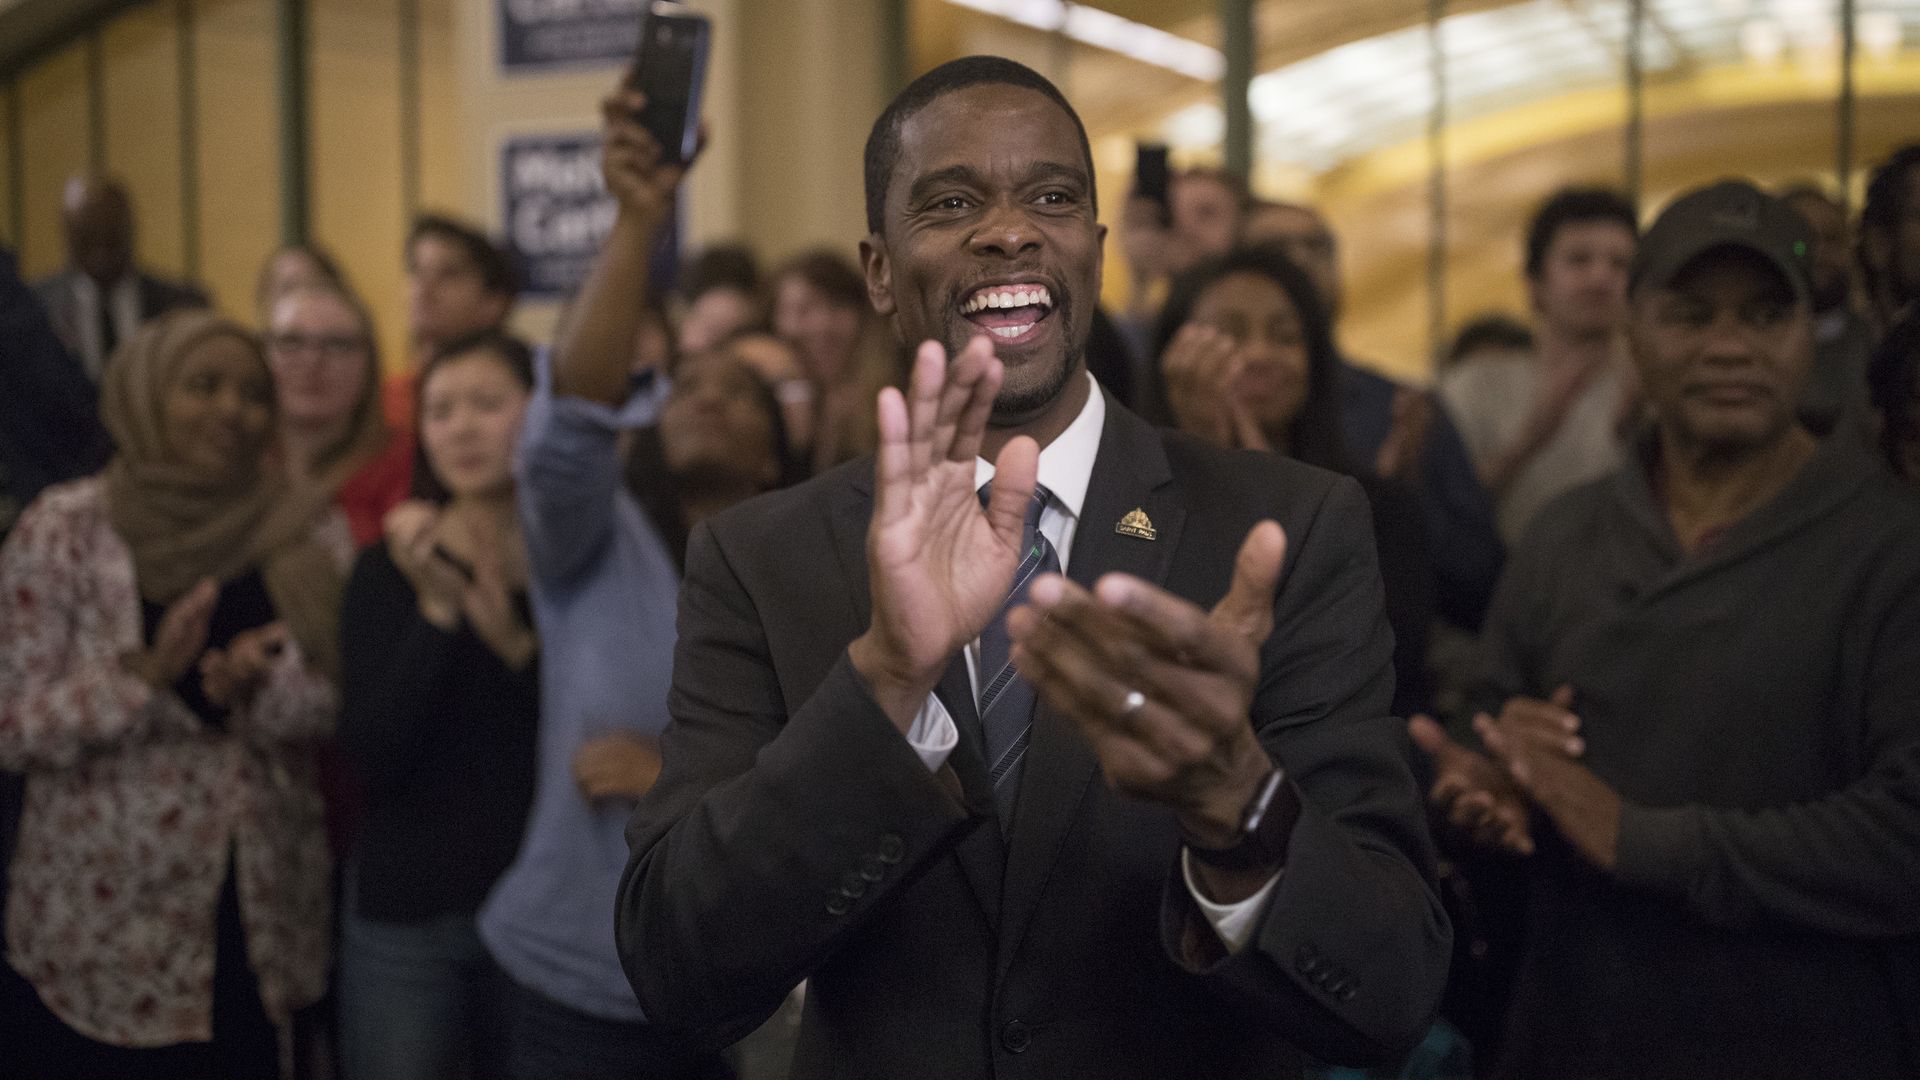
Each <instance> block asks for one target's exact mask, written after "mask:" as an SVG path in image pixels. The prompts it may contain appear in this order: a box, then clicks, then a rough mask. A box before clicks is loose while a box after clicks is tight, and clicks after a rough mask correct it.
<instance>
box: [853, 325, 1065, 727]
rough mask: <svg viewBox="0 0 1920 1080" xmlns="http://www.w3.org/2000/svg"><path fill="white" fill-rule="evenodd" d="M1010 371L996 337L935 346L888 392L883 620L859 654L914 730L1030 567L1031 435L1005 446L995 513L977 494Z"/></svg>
mask: <svg viewBox="0 0 1920 1080" xmlns="http://www.w3.org/2000/svg"><path fill="white" fill-rule="evenodd" d="M1003 375H1004V368H1003V367H1002V365H1001V362H1000V360H999V358H997V357H996V356H994V354H993V346H992V343H991V342H990V341H989V340H988V339H987V338H986V337H985V336H981V337H976V338H974V339H973V340H972V341H971V342H969V343H968V344H967V347H966V348H964V349H962V350H961V351H960V354H959V355H958V356H956V357H954V358H953V361H952V363H951V364H949V363H948V361H947V357H946V351H945V350H944V349H943V348H942V347H941V346H940V344H939V343H938V342H931V341H930V342H927V343H925V344H923V345H921V346H920V350H919V353H918V354H917V355H916V356H915V358H914V364H913V378H912V381H911V383H910V385H909V387H908V390H907V393H906V394H905V395H902V394H901V393H900V391H898V390H896V389H893V388H891V387H889V388H887V389H886V390H883V391H881V392H880V399H879V404H878V408H879V420H880V446H879V450H878V452H877V453H876V455H875V461H874V507H873V519H872V522H871V523H870V524H869V526H868V529H867V572H868V575H869V580H870V582H871V587H872V592H873V613H872V622H871V624H870V625H869V626H868V628H867V631H866V633H864V634H862V635H861V636H860V637H859V638H857V639H856V640H855V641H854V642H853V644H852V645H851V646H849V647H848V654H849V656H850V658H851V659H852V661H853V665H854V668H855V670H857V671H858V672H859V673H860V675H861V676H862V677H863V678H864V679H865V680H866V681H867V685H868V687H869V688H870V689H871V690H872V692H873V695H874V700H875V701H876V702H878V703H879V705H880V707H881V708H882V709H883V710H884V711H885V712H886V713H887V715H888V716H889V717H890V718H891V719H892V720H893V722H894V724H895V725H897V726H898V727H899V728H900V730H901V731H903V732H904V731H906V730H907V728H908V727H909V726H910V725H911V724H912V722H913V717H914V715H915V714H916V713H917V712H918V711H919V709H920V706H921V704H922V703H923V702H924V701H925V700H926V697H927V695H928V694H929V693H932V691H933V688H934V686H935V684H937V683H938V682H939V681H940V676H941V674H942V673H943V672H944V671H945V670H946V666H947V664H948V662H949V661H950V660H952V658H953V657H954V656H955V655H956V654H957V653H959V651H960V650H961V649H962V648H964V647H965V646H966V644H967V643H968V642H970V641H972V640H973V639H974V638H976V637H979V636H980V632H981V630H983V629H984V628H985V627H986V626H987V624H988V623H989V622H991V621H992V620H993V617H994V616H995V615H996V614H997V613H998V612H999V610H1000V607H1001V605H1002V604H1003V603H1005V602H1006V596H1007V589H1008V588H1009V587H1010V586H1011V584H1012V582H1013V572H1014V570H1015V568H1016V567H1018V565H1019V561H1020V534H1021V528H1022V526H1023V524H1024V522H1025V520H1026V510H1027V504H1028V503H1029V502H1030V501H1031V500H1032V498H1033V491H1034V483H1035V475H1036V472H1037V470H1038V468H1039V457H1040V449H1039V446H1038V445H1037V444H1036V443H1035V442H1034V441H1033V440H1032V439H1030V438H1027V437H1025V436H1020V437H1018V438H1015V439H1013V440H1012V441H1010V442H1009V443H1008V444H1007V445H1006V446H1005V447H1004V448H1003V449H1002V450H1001V451H1000V455H999V459H998V460H997V461H996V463H995V465H996V468H997V471H996V473H995V476H994V482H993V489H992V497H991V498H990V499H989V500H988V503H987V505H986V506H985V507H982V506H981V505H980V498H979V495H978V493H977V492H976V491H975V488H974V459H975V458H976V457H977V456H978V455H979V453H980V450H981V446H982V444H983V442H984V439H985V436H986V428H987V418H988V416H989V414H990V413H991V412H992V409H993V400H994V397H995V396H996V395H997V394H999V392H1000V382H1001V379H1002V377H1003Z"/></svg>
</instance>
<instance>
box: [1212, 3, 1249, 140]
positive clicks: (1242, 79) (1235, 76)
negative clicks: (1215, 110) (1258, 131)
mask: <svg viewBox="0 0 1920 1080" xmlns="http://www.w3.org/2000/svg"><path fill="white" fill-rule="evenodd" d="M1253 7H1254V0H1220V48H1221V51H1223V52H1225V53H1226V54H1227V73H1226V77H1225V78H1223V79H1222V80H1221V81H1220V105H1221V108H1222V110H1223V111H1225V113H1226V114H1227V148H1226V149H1227V168H1228V169H1229V170H1231V171H1232V172H1235V173H1237V174H1239V175H1241V176H1247V177H1250V176H1252V175H1253V106H1252V105H1251V104H1250V103H1249V102H1248V101H1247V88H1248V87H1249V86H1251V85H1252V84H1253V60H1254V49H1255V45H1256V42H1255V41H1254V32H1253Z"/></svg>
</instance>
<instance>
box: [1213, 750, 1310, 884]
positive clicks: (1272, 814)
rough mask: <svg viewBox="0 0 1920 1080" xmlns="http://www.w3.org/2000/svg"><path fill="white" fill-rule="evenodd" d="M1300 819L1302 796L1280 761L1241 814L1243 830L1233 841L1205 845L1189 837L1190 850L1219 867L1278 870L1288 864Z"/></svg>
mask: <svg viewBox="0 0 1920 1080" xmlns="http://www.w3.org/2000/svg"><path fill="white" fill-rule="evenodd" d="M1299 820H1300V796H1299V795H1298V794H1296V793H1295V792H1294V790H1293V786H1292V785H1290V784H1288V783H1287V774H1286V770H1284V769H1281V768H1280V767H1279V766H1277V765H1276V766H1274V769H1273V771H1272V772H1270V773H1268V774H1267V776H1266V779H1264V780H1262V781H1260V786H1259V787H1258V788H1257V789H1255V791H1254V793H1253V801H1251V802H1249V803H1248V804H1247V808H1246V810H1245V811H1244V812H1243V813H1242V814H1241V815H1240V831H1239V833H1238V834H1236V837H1235V840H1234V842H1233V843H1232V844H1230V845H1229V846H1227V847H1219V848H1215V847H1201V846H1200V845H1198V844H1195V843H1193V842H1192V841H1191V840H1189V841H1188V842H1187V851H1188V852H1189V853H1190V854H1191V855H1192V857H1193V858H1194V859H1195V860H1196V861H1197V862H1199V863H1201V864H1203V865H1205V866H1210V867H1212V868H1213V869H1215V870H1227V871H1246V870H1261V869H1269V870H1277V869H1279V868H1281V867H1283V866H1285V865H1286V864H1287V841H1288V839H1289V838H1290V837H1292V835H1293V826H1294V824H1295V823H1296V822H1298V821H1299Z"/></svg>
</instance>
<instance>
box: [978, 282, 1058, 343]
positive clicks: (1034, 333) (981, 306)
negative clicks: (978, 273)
mask: <svg viewBox="0 0 1920 1080" xmlns="http://www.w3.org/2000/svg"><path fill="white" fill-rule="evenodd" d="M1053 311H1054V302H1053V293H1052V292H1051V291H1050V290H1049V289H1048V288H1047V287H1046V286H1045V285H1041V284H1038V283H1036V282H1024V283H1010V284H997V285H983V286H981V287H980V288H978V289H975V290H974V291H973V292H972V293H971V294H970V295H969V296H968V297H967V299H966V302H965V303H963V304H961V305H960V314H961V315H962V316H963V317H964V318H965V319H966V320H967V321H968V322H970V323H972V324H973V325H975V326H977V327H979V328H980V329H982V330H985V331H986V332H987V333H989V334H992V335H993V338H994V342H995V343H996V344H1006V345H1023V344H1026V343H1027V342H1029V341H1032V340H1034V339H1035V338H1037V337H1039V336H1040V333H1041V330H1042V328H1043V327H1042V324H1043V323H1044V322H1045V321H1046V319H1047V317H1048V316H1050V315H1052V314H1053Z"/></svg>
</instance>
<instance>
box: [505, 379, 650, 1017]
mask: <svg viewBox="0 0 1920 1080" xmlns="http://www.w3.org/2000/svg"><path fill="white" fill-rule="evenodd" d="M537 370H538V375H537V379H536V386H535V389H534V395H533V400H532V401H531V403H530V404H529V405H528V407H527V415H526V422H525V426H524V428H523V430H522V433H521V442H520V453H519V462H518V468H517V472H518V476H519V500H520V519H521V526H522V528H523V529H524V531H525V533H526V540H527V559H528V564H529V571H530V573H529V576H530V578H531V582H530V589H529V591H530V593H531V594H532V600H533V616H534V624H535V627H536V628H537V629H538V631H539V634H540V741H539V761H538V765H537V776H536V782H535V789H534V797H533V809H532V812H531V814H530V815H529V817H528V820H527V832H526V836H525V837H524V838H523V840H522V841H521V845H520V852H519V854H518V856H516V857H515V859H514V863H513V865H512V866H511V867H509V868H508V870H507V872H506V873H505V874H504V875H502V876H501V878H500V880H499V882H497V883H496V884H495V885H494V888H493V892H492V894H491V895H490V896H488V898H487V902H486V904H485V906H483V907H482V908H481V910H480V917H479V925H480V936H481V938H482V939H483V940H485V941H486V944H487V948H488V950H489V951H490V952H492V954H493V958H494V960H495V961H496V962H497V963H499V965H500V966H501V967H502V968H503V969H504V970H505V971H506V973H507V974H508V975H509V976H511V977H512V978H513V980H514V981H515V982H518V983H519V984H521V985H522V986H524V987H526V988H527V989H529V990H533V991H535V992H537V993H539V994H541V995H543V996H545V997H547V998H549V999H551V1000H553V1001H555V1002H557V1003H559V1004H561V1005H564V1006H567V1007H568V1008H571V1009H574V1010H576V1011H578V1012H583V1013H587V1014H589V1015H592V1016H597V1017H600V1018H602V1019H607V1020H616V1021H634V1022H637V1021H640V1020H641V1019H643V1017H642V1015H641V1011H640V1005H639V1002H637V1001H636V1000H635V999H634V996H633V989H632V988H631V987H630V986H629V985H628V983H627V977H626V974H625V973H624V972H623V971H622V970H621V967H620V958H619V955H618V954H617V952H616V951H615V948H614V939H613V909H614V894H615V892H616V891H617V890H618V888H619V884H620V873H621V871H622V870H623V869H625V867H626V864H627V842H626V836H625V829H626V824H627V817H628V815H629V814H630V813H631V812H632V810H633V804H632V803H631V802H627V801H612V802H607V801H603V802H600V803H597V804H590V803H588V802H587V800H586V799H585V798H584V797H583V796H582V795H581V794H580V789H579V787H578V785H576V784H575V782H574V777H573V759H574V755H575V754H576V753H577V752H578V751H579V749H580V747H581V745H582V744H584V743H585V742H587V741H588V740H590V739H594V738H597V737H599V736H602V735H607V734H610V733H613V732H617V731H631V732H636V733H638V734H642V735H647V736H655V737H657V736H658V735H659V734H660V732H661V731H662V729H664V728H665V727H666V725H667V687H668V685H669V683H670V681H671V679H672V676H673V645H674V618H675V607H676V604H677V603H678V595H679V588H680V575H679V571H678V570H677V569H676V568H675V565H674V560H673V556H672V554H671V553H670V552H669V551H668V550H667V546H666V543H665V542H664V541H663V540H662V539H661V536H660V532H659V530H658V529H656V528H655V527H654V524H653V522H652V521H651V520H650V519H649V518H648V517H647V514H646V513H645V511H643V510H642V509H641V507H640V504H639V503H638V502H637V501H636V500H635V499H634V497H633V495H632V493H631V492H629V491H628V490H627V487H626V483H625V479H624V477H623V475H622V470H623V463H622V461H621V458H620V452H619V449H618V445H617V442H618V438H619V434H620V432H621V431H622V430H623V429H627V428H633V427H643V426H646V425H648V424H650V423H652V422H653V419H654V417H655V414H656V413H657V412H658V408H659V403H660V400H661V399H662V398H663V396H664V389H665V388H664V386H660V385H655V386H653V387H650V388H645V389H642V390H641V391H639V392H638V393H636V394H635V395H634V397H633V398H632V400H630V401H629V402H628V403H627V405H626V406H625V407H624V408H622V409H619V410H615V409H611V408H608V407H606V406H604V405H600V404H598V403H594V402H588V401H583V400H580V399H577V398H568V397H556V396H555V395H554V393H553V388H552V374H551V368H550V365H549V363H548V362H547V360H546V358H545V357H544V356H543V357H541V358H540V362H539V364H538V369H537ZM656 382H658V380H656Z"/></svg>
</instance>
